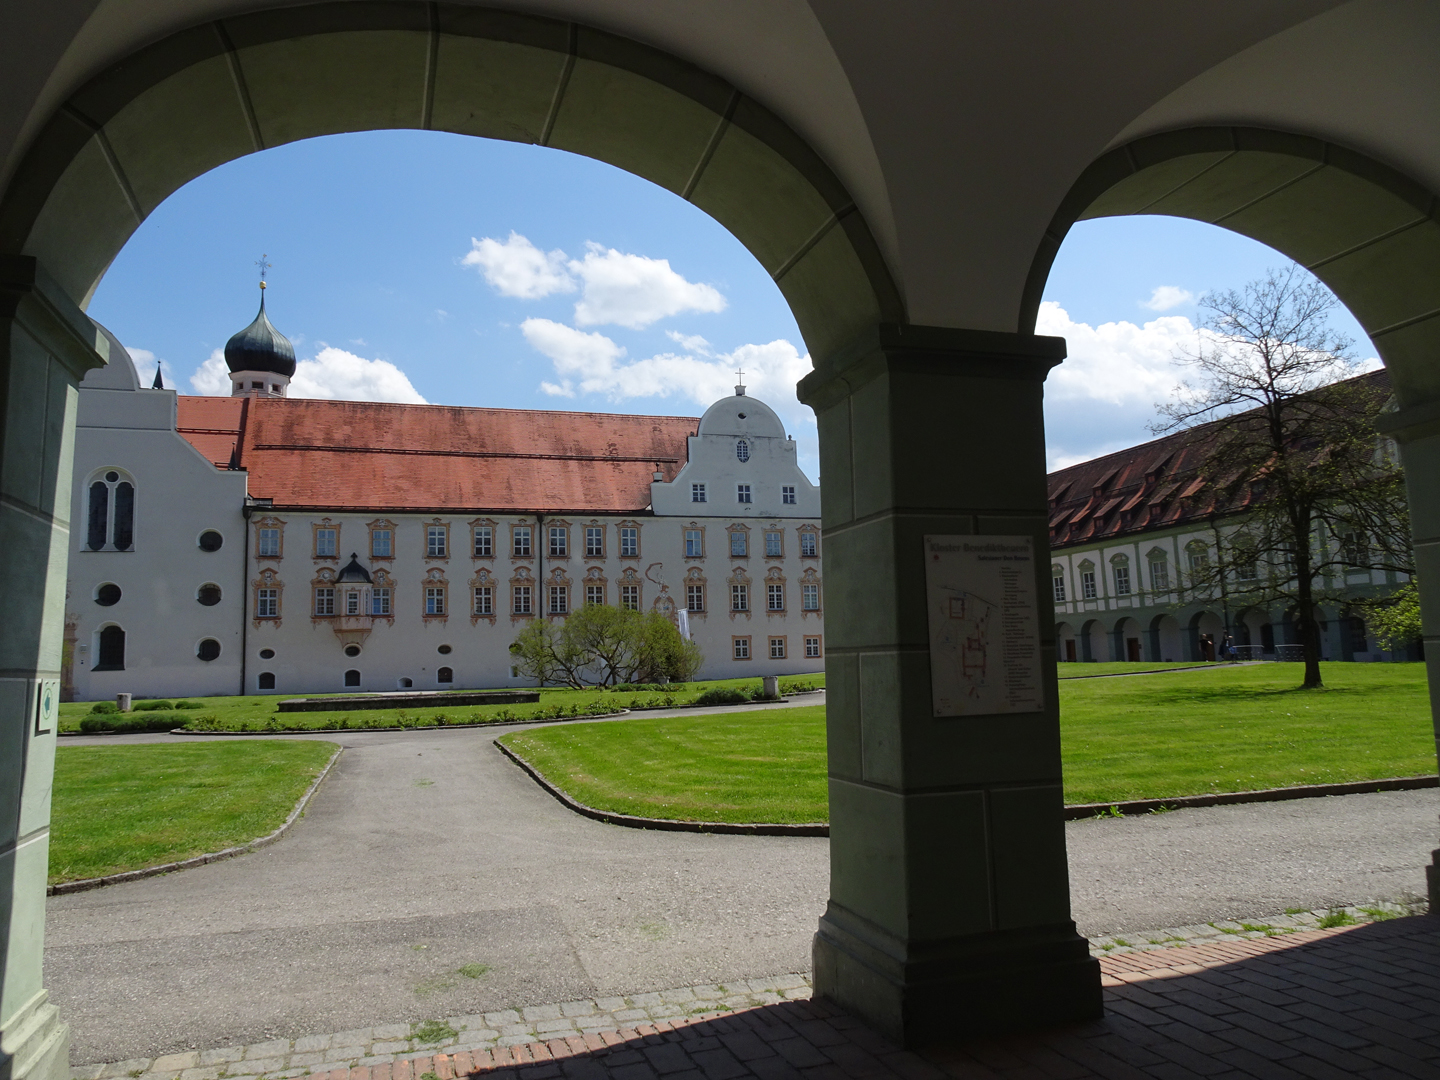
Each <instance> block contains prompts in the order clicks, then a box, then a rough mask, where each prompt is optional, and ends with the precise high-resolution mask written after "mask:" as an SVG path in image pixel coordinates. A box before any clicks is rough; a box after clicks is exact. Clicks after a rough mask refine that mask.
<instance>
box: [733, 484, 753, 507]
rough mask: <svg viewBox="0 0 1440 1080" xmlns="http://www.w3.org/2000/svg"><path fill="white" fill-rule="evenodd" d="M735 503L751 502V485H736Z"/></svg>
mask: <svg viewBox="0 0 1440 1080" xmlns="http://www.w3.org/2000/svg"><path fill="white" fill-rule="evenodd" d="M735 501H736V502H739V503H748V502H749V501H750V485H749V484H736V485H735Z"/></svg>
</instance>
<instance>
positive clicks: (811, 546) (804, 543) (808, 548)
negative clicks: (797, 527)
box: [800, 532, 820, 558]
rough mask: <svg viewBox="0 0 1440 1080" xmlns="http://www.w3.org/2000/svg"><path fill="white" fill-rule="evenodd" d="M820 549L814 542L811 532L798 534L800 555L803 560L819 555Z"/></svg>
mask: <svg viewBox="0 0 1440 1080" xmlns="http://www.w3.org/2000/svg"><path fill="white" fill-rule="evenodd" d="M819 551H820V548H819V545H818V543H817V542H816V540H815V534H814V533H813V532H802V533H801V534H800V554H801V555H802V556H804V557H805V558H812V557H814V556H815V555H817V554H819Z"/></svg>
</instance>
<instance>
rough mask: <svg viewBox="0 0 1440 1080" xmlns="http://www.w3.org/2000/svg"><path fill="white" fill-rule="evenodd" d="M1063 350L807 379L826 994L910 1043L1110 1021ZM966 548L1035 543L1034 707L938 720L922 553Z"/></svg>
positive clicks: (941, 345)
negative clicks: (1071, 852)
mask: <svg viewBox="0 0 1440 1080" xmlns="http://www.w3.org/2000/svg"><path fill="white" fill-rule="evenodd" d="M1064 355H1065V343H1064V341H1063V340H1061V339H1059V338H1044V337H1020V336H1017V335H1010V334H999V333H988V332H978V331H963V330H948V329H939V328H934V327H917V326H903V327H902V326H894V325H884V326H880V327H878V328H877V330H876V331H872V333H871V335H870V336H869V338H868V339H867V340H863V341H861V342H858V343H856V344H855V345H853V346H852V347H851V348H850V349H849V350H847V351H845V352H843V353H841V354H840V355H838V356H837V357H835V358H833V359H832V360H830V361H828V362H824V363H822V364H821V365H820V366H819V367H817V370H816V371H815V372H814V373H812V374H811V375H809V376H807V377H806V378H805V379H804V380H803V381H802V382H801V384H800V397H801V400H802V401H805V402H806V403H807V404H809V405H810V406H811V407H813V408H814V409H815V412H816V414H817V416H818V418H819V427H820V472H821V483H822V487H823V494H824V507H823V523H824V546H825V573H826V582H825V595H826V599H827V605H828V607H827V611H826V613H825V622H826V634H827V641H826V657H827V659H826V683H827V691H828V695H829V697H828V702H829V704H828V707H827V730H828V737H829V764H830V822H831V826H830V828H831V831H830V864H831V870H830V903H829V906H828V908H827V909H826V912H825V915H824V916H823V918H822V919H821V920H820V928H819V931H818V933H817V934H816V935H815V944H814V965H815V967H814V974H815V988H816V991H817V993H818V994H819V995H821V996H823V997H826V998H829V999H831V1000H833V1001H835V1002H837V1003H838V1004H840V1005H841V1006H843V1007H844V1008H846V1009H848V1010H850V1011H852V1012H853V1013H855V1014H857V1015H859V1016H861V1017H863V1018H864V1019H865V1020H867V1021H868V1022H869V1023H871V1024H872V1025H874V1026H875V1027H876V1028H878V1029H879V1030H881V1031H883V1032H885V1033H886V1034H888V1035H890V1036H891V1037H893V1038H896V1039H899V1040H901V1041H903V1042H904V1043H905V1044H906V1045H920V1044H924V1043H926V1042H932V1041H936V1040H940V1039H945V1038H950V1037H957V1036H962V1035H967V1034H984V1033H994V1032H997V1031H1004V1030H1017V1029H1023V1028H1035V1027H1043V1026H1046V1025H1051V1024H1058V1023H1062V1022H1066V1021H1072V1020H1078V1019H1082V1018H1090V1017H1096V1016H1099V1015H1100V1013H1101V999H1100V969H1099V965H1098V963H1097V962H1096V961H1095V960H1093V959H1092V958H1091V957H1090V955H1089V950H1088V947H1087V943H1086V941H1085V939H1084V938H1082V937H1080V936H1079V934H1077V933H1076V930H1075V924H1074V922H1073V921H1072V920H1071V918H1070V889H1069V875H1068V871H1067V866H1066V859H1065V834H1064V822H1063V818H1062V807H1063V797H1062V788H1061V777H1060V731H1059V711H1058V707H1057V697H1056V693H1057V687H1056V682H1055V666H1054V661H1055V638H1054V632H1055V631H1054V618H1053V615H1052V604H1051V599H1050V591H1049V580H1048V567H1049V535H1048V530H1047V517H1048V513H1047V503H1046V487H1045V440H1044V419H1043V414H1042V398H1043V388H1044V380H1045V376H1046V373H1047V372H1048V370H1049V369H1050V368H1051V367H1053V366H1054V365H1055V364H1057V363H1059V362H1060V360H1061V359H1063V358H1064ZM966 535H975V536H1009V537H1017V536H1018V537H1025V536H1028V537H1030V538H1031V540H1032V542H1033V552H1034V558H1033V561H1032V566H1031V569H1030V571H1029V572H1030V574H1031V575H1032V576H1033V586H1034V590H1035V592H1034V596H1035V597H1036V598H1038V601H1039V603H1038V606H1039V631H1038V641H1039V648H1038V651H1037V656H1038V658H1039V663H1038V665H1037V667H1036V671H1037V672H1038V673H1039V678H1040V680H1041V691H1042V695H1043V708H1042V709H1041V710H1040V711H1030V712H1023V711H1019V712H1007V713H1004V714H1002V715H963V716H954V715H942V716H937V715H935V713H936V711H937V706H936V705H935V703H934V701H933V700H932V684H931V663H930V629H929V626H930V618H931V616H930V608H931V607H932V606H934V605H933V602H930V601H927V596H928V595H929V594H928V593H927V580H926V560H927V558H928V557H930V556H929V555H928V553H927V552H928V550H929V549H927V547H926V541H925V539H924V538H925V537H926V536H950V537H955V536H966ZM1437 577H1440V575H1437ZM1437 655H1440V650H1437ZM1007 663H1008V661H1007Z"/></svg>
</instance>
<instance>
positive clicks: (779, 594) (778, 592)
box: [765, 583, 785, 611]
mask: <svg viewBox="0 0 1440 1080" xmlns="http://www.w3.org/2000/svg"><path fill="white" fill-rule="evenodd" d="M765 610H767V611H784V610H785V586H784V585H781V584H779V583H775V584H771V585H767V586H766V587H765Z"/></svg>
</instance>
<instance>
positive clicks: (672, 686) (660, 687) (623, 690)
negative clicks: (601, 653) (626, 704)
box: [610, 683, 685, 694]
mask: <svg viewBox="0 0 1440 1080" xmlns="http://www.w3.org/2000/svg"><path fill="white" fill-rule="evenodd" d="M610 689H611V690H612V691H613V692H615V693H617V694H630V693H634V692H635V691H637V690H649V691H651V692H659V693H666V692H669V691H674V692H675V693H683V692H684V690H685V687H684V685H682V684H680V683H620V684H619V685H617V686H612V687H610Z"/></svg>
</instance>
